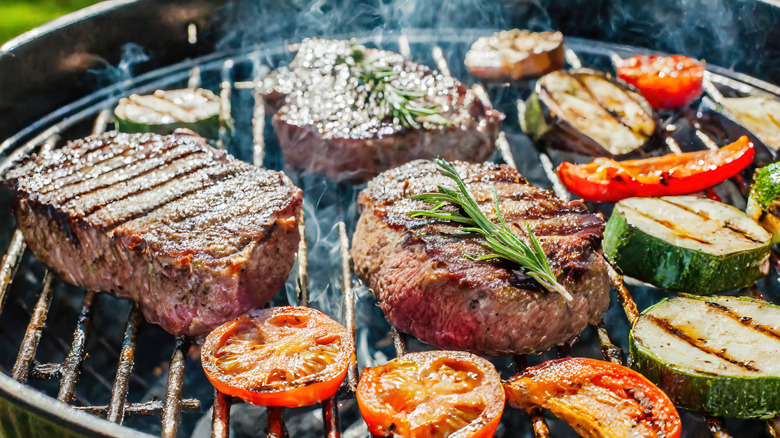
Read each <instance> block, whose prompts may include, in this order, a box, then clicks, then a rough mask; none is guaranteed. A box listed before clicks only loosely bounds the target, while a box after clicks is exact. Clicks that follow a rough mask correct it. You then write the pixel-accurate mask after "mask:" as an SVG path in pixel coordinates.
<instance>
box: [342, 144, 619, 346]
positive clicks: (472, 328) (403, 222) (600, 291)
mask: <svg viewBox="0 0 780 438" xmlns="http://www.w3.org/2000/svg"><path fill="white" fill-rule="evenodd" d="M455 167H456V169H457V170H458V172H459V173H460V175H461V176H462V177H463V179H464V181H465V182H466V184H467V187H468V189H469V191H470V192H471V193H472V194H473V195H474V198H475V199H476V200H477V202H479V204H480V206H481V208H482V211H483V212H484V213H485V214H486V215H487V216H488V217H489V218H491V220H493V221H497V217H496V214H495V211H494V209H493V206H492V196H493V192H492V189H491V187H493V186H494V187H495V188H496V190H497V192H498V196H499V199H500V209H501V213H502V215H503V217H504V219H505V220H506V222H507V223H508V224H511V225H510V226H513V227H514V230H515V232H516V233H517V234H518V235H520V236H523V235H524V231H523V230H524V229H525V222H526V221H527V222H528V223H529V224H530V225H531V228H532V230H533V232H534V234H535V235H536V236H537V237H538V238H539V240H540V242H541V245H542V247H543V249H544V252H545V253H546V254H547V258H548V260H549V261H550V265H551V267H552V269H553V271H554V272H560V273H561V274H560V275H559V276H558V281H559V282H560V283H561V284H563V285H564V286H565V287H566V289H567V290H568V291H569V292H570V293H571V294H572V295H573V296H574V300H573V301H571V302H569V301H566V299H565V298H564V297H563V296H561V295H560V294H557V293H551V292H548V291H546V290H544V289H542V287H541V286H540V285H539V284H538V283H537V282H536V281H534V280H532V279H531V278H529V277H527V276H526V275H525V274H523V273H522V272H521V270H520V269H519V268H518V266H517V265H514V264H513V263H510V262H508V261H504V260H492V261H473V260H470V259H468V258H467V257H466V255H467V254H468V255H472V256H475V257H478V256H481V255H484V254H487V253H488V252H489V250H488V249H487V248H486V247H485V246H484V242H485V240H484V237H482V236H480V235H476V234H471V233H465V232H463V231H462V230H461V228H462V227H461V225H459V224H456V223H452V222H449V221H443V220H436V219H431V218H423V217H418V218H411V217H409V216H408V213H409V212H411V211H414V210H426V209H430V207H431V206H430V205H428V204H425V203H423V202H422V201H413V200H411V199H408V198H409V197H410V196H413V195H416V194H421V193H426V192H435V191H438V186H439V185H440V184H443V185H445V186H454V183H453V182H452V181H451V180H449V179H448V178H446V177H443V176H441V175H440V174H439V173H438V172H437V170H436V166H435V164H434V163H432V162H430V161H423V160H418V161H414V162H411V163H408V164H406V165H404V166H401V167H399V168H397V169H393V170H390V171H387V172H385V173H383V174H381V175H379V176H378V177H376V178H374V179H373V180H372V181H371V182H369V184H368V187H367V188H366V189H365V190H364V191H363V192H361V193H360V195H359V197H358V204H359V206H360V208H361V209H362V214H361V216H360V220H359V222H358V225H357V230H356V231H355V236H354V238H353V245H352V257H353V258H354V261H355V268H356V271H357V273H358V275H359V276H361V277H362V278H363V279H364V280H365V281H366V282H367V284H368V285H369V287H371V289H372V290H373V291H374V293H375V295H376V297H377V299H378V300H379V304H380V307H381V308H382V310H383V311H384V313H385V316H386V317H387V319H388V320H389V321H390V323H391V324H393V325H394V326H395V327H396V328H398V329H399V330H401V331H404V332H407V333H410V334H412V335H414V336H417V337H418V338H420V339H421V340H422V341H424V342H427V343H430V344H433V345H436V346H438V347H441V348H447V349H462V350H469V351H472V352H475V353H480V354H490V355H514V354H524V353H531V352H535V351H544V350H547V349H549V348H550V347H552V346H553V345H556V344H561V343H564V342H566V341H569V340H571V339H572V338H574V337H575V336H577V335H578V334H579V333H580V332H582V330H584V329H585V327H586V326H587V324H588V323H595V322H596V321H597V320H598V318H599V316H600V315H601V314H602V313H604V312H605V311H606V310H607V307H608V305H609V278H608V276H607V272H606V265H605V262H604V260H603V259H602V257H601V255H600V254H599V252H598V251H599V248H600V244H601V243H600V242H601V236H602V231H603V228H604V221H603V219H602V218H601V216H600V215H595V214H591V213H589V212H588V211H587V209H586V208H585V206H584V204H583V203H582V202H581V201H563V200H560V199H558V198H556V197H555V196H554V195H553V194H552V193H551V192H549V191H547V190H543V189H539V188H537V187H533V186H531V185H529V184H528V183H527V182H526V181H525V179H524V178H523V177H522V176H520V174H519V173H518V172H517V171H516V170H514V169H512V168H510V167H507V166H498V165H495V164H469V163H462V162H458V163H455ZM453 208H454V207H453Z"/></svg>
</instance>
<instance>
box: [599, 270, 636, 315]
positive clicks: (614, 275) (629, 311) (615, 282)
mask: <svg viewBox="0 0 780 438" xmlns="http://www.w3.org/2000/svg"><path fill="white" fill-rule="evenodd" d="M606 265H607V273H608V274H609V281H610V283H612V287H614V288H615V291H617V296H618V301H620V304H621V305H622V306H623V311H624V312H625V313H626V317H627V318H628V322H629V323H631V326H632V327H633V326H634V323H635V322H636V320H637V318H639V310H637V308H636V303H635V302H634V299H633V298H631V293H630V292H629V291H628V289H626V285H625V284H623V276H622V275H620V274H618V272H617V271H616V270H615V268H613V267H612V265H610V264H609V263H606Z"/></svg>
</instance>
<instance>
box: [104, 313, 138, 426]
mask: <svg viewBox="0 0 780 438" xmlns="http://www.w3.org/2000/svg"><path fill="white" fill-rule="evenodd" d="M140 325H141V310H140V308H139V307H138V304H135V303H133V308H132V309H130V315H129V317H128V320H127V327H126V328H125V337H124V340H123V341H122V352H121V353H120V354H119V365H118V366H117V370H116V377H115V378H114V386H113V387H112V388H111V402H110V403H109V405H108V415H107V416H106V418H108V421H112V422H114V423H118V424H122V421H123V420H124V418H125V403H126V402H127V389H128V383H129V381H130V373H131V372H132V371H133V365H134V364H135V346H136V344H135V337H136V334H137V333H138V326H140Z"/></svg>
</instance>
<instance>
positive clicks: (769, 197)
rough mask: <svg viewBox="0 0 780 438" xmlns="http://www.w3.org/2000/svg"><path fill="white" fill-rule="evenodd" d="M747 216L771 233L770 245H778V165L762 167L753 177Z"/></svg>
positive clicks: (779, 220)
mask: <svg viewBox="0 0 780 438" xmlns="http://www.w3.org/2000/svg"><path fill="white" fill-rule="evenodd" d="M747 214H748V216H750V217H752V218H753V219H755V220H756V221H757V222H758V223H759V224H761V226H762V227H764V228H765V229H766V230H767V231H769V232H770V233H772V243H780V163H773V164H770V165H768V166H765V167H762V168H760V169H758V170H757V171H756V173H755V175H753V185H752V186H750V196H749V197H748V202H747Z"/></svg>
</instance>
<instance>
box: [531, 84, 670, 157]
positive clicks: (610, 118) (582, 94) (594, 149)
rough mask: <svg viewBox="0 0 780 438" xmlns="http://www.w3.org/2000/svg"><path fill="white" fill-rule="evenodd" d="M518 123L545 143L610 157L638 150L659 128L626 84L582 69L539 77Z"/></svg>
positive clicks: (549, 145) (648, 109)
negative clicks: (520, 122)
mask: <svg viewBox="0 0 780 438" xmlns="http://www.w3.org/2000/svg"><path fill="white" fill-rule="evenodd" d="M524 121H525V123H524V130H525V131H526V133H527V134H528V135H530V136H531V137H532V138H533V139H534V140H536V141H540V142H542V143H543V144H544V145H545V146H547V147H550V148H554V149H562V150H568V151H572V152H578V153H583V154H587V155H596V156H605V157H610V158H616V157H623V156H626V155H628V154H631V153H633V152H636V151H639V150H641V149H642V148H643V147H644V146H645V145H646V144H648V142H649V141H650V139H651V138H652V137H653V136H654V135H655V134H656V133H657V131H658V129H659V126H660V123H659V120H658V116H657V115H656V114H655V112H653V110H652V108H651V107H650V105H649V104H648V103H647V101H646V100H645V98H644V97H642V95H641V94H639V93H638V92H637V91H635V90H634V89H633V88H632V87H631V86H629V85H627V84H624V83H621V82H618V81H614V80H612V79H611V78H610V77H609V76H608V75H607V74H605V73H602V72H597V71H594V70H584V69H583V70H577V71H573V72H566V71H555V72H552V73H549V74H546V75H544V76H543V77H542V78H541V79H539V81H537V83H536V87H535V90H534V93H533V94H532V95H531V96H530V97H529V98H528V101H527V102H526V111H525V115H524Z"/></svg>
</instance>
